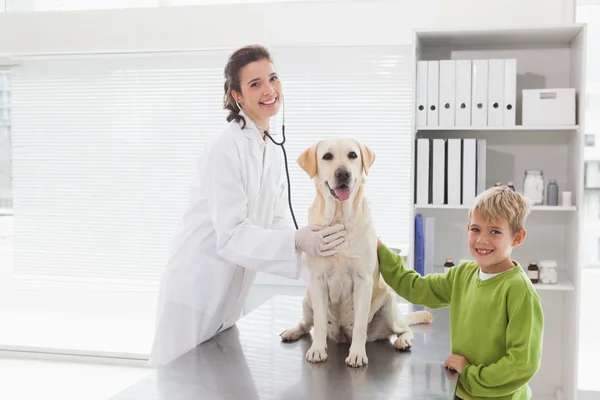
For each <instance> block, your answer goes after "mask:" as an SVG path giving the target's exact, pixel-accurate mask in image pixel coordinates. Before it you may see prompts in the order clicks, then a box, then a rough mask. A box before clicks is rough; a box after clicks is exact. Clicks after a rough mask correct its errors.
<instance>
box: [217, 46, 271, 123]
mask: <svg viewBox="0 0 600 400" xmlns="http://www.w3.org/2000/svg"><path fill="white" fill-rule="evenodd" d="M263 59H266V60H269V61H271V62H272V61H273V60H272V59H271V54H270V53H269V51H268V50H267V49H266V48H264V47H263V46H260V45H251V46H245V47H242V48H240V49H238V50H236V51H235V52H234V53H233V54H232V55H231V56H229V60H228V61H227V65H226V66H225V88H224V89H225V95H224V98H223V109H225V110H229V115H228V116H227V122H231V121H236V122H240V121H241V122H242V128H245V127H246V120H245V119H244V117H242V116H241V115H240V109H239V108H238V106H237V104H236V103H235V99H234V98H233V95H232V94H231V91H232V90H235V91H236V92H238V93H241V92H242V88H241V82H240V75H241V74H240V73H241V70H242V68H244V67H245V66H246V65H248V64H250V63H252V62H255V61H260V60H263Z"/></svg>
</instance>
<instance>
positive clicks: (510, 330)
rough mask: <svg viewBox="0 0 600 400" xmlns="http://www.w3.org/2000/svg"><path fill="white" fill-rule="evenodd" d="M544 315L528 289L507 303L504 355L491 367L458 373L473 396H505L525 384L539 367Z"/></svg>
mask: <svg viewBox="0 0 600 400" xmlns="http://www.w3.org/2000/svg"><path fill="white" fill-rule="evenodd" d="M543 329H544V315H543V313H542V307H541V305H540V300H539V297H538V296H537V294H536V293H532V292H530V291H529V290H528V291H526V292H525V293H524V294H523V296H522V297H521V298H519V299H517V300H516V301H514V302H513V304H509V319H508V326H507V328H506V356H504V357H502V358H501V359H500V360H498V361H497V362H495V363H493V364H490V365H469V364H467V366H466V367H465V368H464V369H463V370H462V371H461V372H460V380H461V383H462V384H463V387H464V388H465V390H466V391H467V392H468V393H469V394H471V395H473V396H481V397H486V396H489V395H490V393H493V394H494V396H506V395H509V394H511V393H513V392H515V391H516V390H517V389H519V388H520V387H522V386H523V385H525V384H526V383H527V382H529V380H531V378H532V377H533V375H535V373H536V372H537V370H538V369H539V367H540V359H541V355H542V335H543Z"/></svg>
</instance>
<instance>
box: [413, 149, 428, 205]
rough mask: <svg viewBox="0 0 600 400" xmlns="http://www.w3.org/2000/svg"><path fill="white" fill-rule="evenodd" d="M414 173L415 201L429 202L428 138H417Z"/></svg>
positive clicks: (419, 202) (420, 202) (417, 202)
mask: <svg viewBox="0 0 600 400" xmlns="http://www.w3.org/2000/svg"><path fill="white" fill-rule="evenodd" d="M416 147H417V149H416V150H417V151H416V164H415V165H416V167H415V168H416V171H415V172H416V173H415V203H416V204H429V198H430V196H429V195H430V190H429V182H430V180H429V175H430V171H429V162H430V157H429V153H430V140H429V139H417V146H416Z"/></svg>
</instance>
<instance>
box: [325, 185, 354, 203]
mask: <svg viewBox="0 0 600 400" xmlns="http://www.w3.org/2000/svg"><path fill="white" fill-rule="evenodd" d="M325 184H326V185H327V188H328V189H329V192H330V193H331V195H332V196H333V197H334V198H335V199H336V200H338V201H346V200H348V199H349V198H350V188H349V187H348V186H347V185H343V184H342V185H340V186H338V187H337V188H335V189H332V188H331V186H329V182H325Z"/></svg>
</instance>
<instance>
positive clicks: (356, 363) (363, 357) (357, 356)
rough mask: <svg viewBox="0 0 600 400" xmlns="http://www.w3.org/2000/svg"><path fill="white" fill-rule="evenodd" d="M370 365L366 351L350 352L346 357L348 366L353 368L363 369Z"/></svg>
mask: <svg viewBox="0 0 600 400" xmlns="http://www.w3.org/2000/svg"><path fill="white" fill-rule="evenodd" d="M368 363H369V359H368V358H367V353H366V352H365V351H354V350H350V355H348V357H346V365H349V366H351V367H362V366H363V365H367V364H368Z"/></svg>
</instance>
